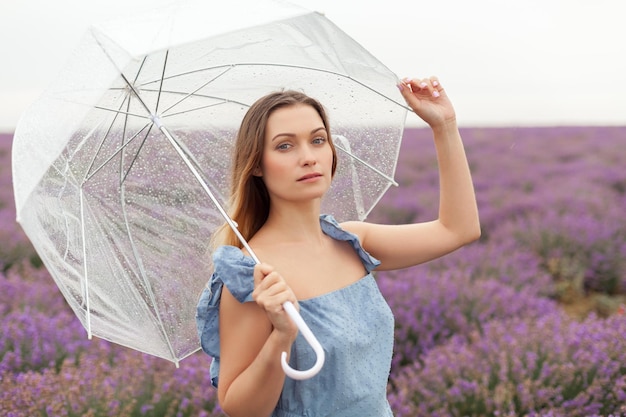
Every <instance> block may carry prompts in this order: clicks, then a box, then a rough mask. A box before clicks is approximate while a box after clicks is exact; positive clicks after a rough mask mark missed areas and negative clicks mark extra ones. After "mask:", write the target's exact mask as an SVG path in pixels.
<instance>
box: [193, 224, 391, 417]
mask: <svg viewBox="0 0 626 417" xmlns="http://www.w3.org/2000/svg"><path fill="white" fill-rule="evenodd" d="M320 224H321V226H322V230H323V231H324V233H325V234H327V235H328V236H330V237H332V238H334V239H336V240H342V241H347V242H349V243H350V244H351V245H352V246H353V248H354V250H355V251H356V252H357V254H358V255H359V257H360V258H361V261H362V262H363V265H364V267H365V269H366V271H367V275H365V276H364V277H363V278H361V279H360V280H359V281H357V282H355V283H353V284H351V285H349V286H347V287H344V288H341V289H338V290H335V291H332V292H330V293H327V294H323V295H320V296H317V297H314V298H309V299H305V300H298V304H299V305H300V314H301V315H302V318H303V319H304V321H305V322H306V323H307V325H308V326H309V327H310V329H311V331H312V332H313V334H315V336H316V337H317V339H318V340H319V342H320V344H321V345H322V347H323V348H324V351H325V353H326V360H325V362H324V366H323V367H322V369H321V371H320V372H319V373H318V374H317V375H315V376H314V377H312V378H311V379H307V380H302V381H296V380H292V379H291V378H288V377H287V378H285V384H284V386H283V391H282V393H281V395H280V398H279V400H278V404H277V406H276V409H275V410H274V412H273V414H272V416H273V417H302V416H315V417H323V416H333V417H388V416H393V414H392V412H391V408H390V407H389V403H388V402H387V394H386V390H387V379H388V377H389V371H390V367H391V355H392V351H393V332H394V319H393V315H392V313H391V310H390V308H389V306H388V304H387V302H386V301H385V299H384V298H383V296H382V294H381V293H380V291H379V289H378V286H377V284H376V282H375V280H374V277H373V275H372V274H371V271H372V270H373V269H374V268H376V267H377V266H378V265H379V264H380V262H379V261H378V260H377V259H375V258H373V257H372V256H370V255H369V254H368V253H367V252H366V251H365V250H364V249H363V248H362V247H361V245H360V242H359V241H358V238H357V237H356V236H355V235H354V234H352V233H349V232H347V231H345V230H343V229H341V228H340V226H339V224H338V223H337V222H336V221H335V219H334V218H333V217H332V216H329V215H322V216H320ZM213 263H214V267H215V268H214V273H213V275H212V276H211V280H210V281H209V283H208V285H207V288H206V289H205V290H204V291H203V293H202V296H201V297H200V300H199V302H198V311H197V317H196V319H197V326H198V334H199V336H200V341H201V345H202V349H203V350H204V351H205V352H206V353H207V354H208V355H209V356H211V357H212V358H213V361H212V363H211V369H210V372H211V379H212V383H213V385H214V386H217V383H218V374H219V364H220V362H219V361H220V342H219V317H218V314H219V303H220V296H221V292H222V287H223V285H226V287H228V290H229V291H230V292H231V293H232V294H233V296H234V297H235V298H236V299H238V300H239V301H240V302H254V301H253V299H252V291H253V289H254V280H253V277H252V274H253V269H254V265H255V262H254V260H253V259H252V258H250V257H248V256H245V255H244V254H243V253H242V252H241V250H240V249H239V248H236V247H234V246H222V247H220V248H218V249H217V250H216V251H215V252H214V254H213ZM276 360H277V361H279V360H280V357H277V358H276ZM314 363H315V353H314V352H313V350H312V349H311V348H310V346H309V345H308V343H307V342H306V340H305V339H304V337H302V335H298V337H297V338H296V341H295V343H294V344H293V345H292V349H291V355H290V359H289V364H290V366H291V367H292V368H294V369H299V370H304V369H309V368H310V367H311V366H313V364H314Z"/></svg>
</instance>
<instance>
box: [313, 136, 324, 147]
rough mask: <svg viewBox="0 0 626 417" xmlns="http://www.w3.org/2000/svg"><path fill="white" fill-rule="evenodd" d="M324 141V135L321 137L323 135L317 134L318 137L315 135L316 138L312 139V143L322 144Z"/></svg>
mask: <svg viewBox="0 0 626 417" xmlns="http://www.w3.org/2000/svg"><path fill="white" fill-rule="evenodd" d="M325 142H326V138H325V137H323V136H319V137H317V138H315V139H313V143H314V144H315V145H322V144H324V143H325Z"/></svg>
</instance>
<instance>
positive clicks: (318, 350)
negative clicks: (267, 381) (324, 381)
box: [280, 301, 325, 380]
mask: <svg viewBox="0 0 626 417" xmlns="http://www.w3.org/2000/svg"><path fill="white" fill-rule="evenodd" d="M283 308H284V309H285V311H286V312H287V314H289V317H291V319H292V320H293V321H294V323H296V326H298V329H299V330H300V332H301V333H302V336H304V338H305V339H306V341H307V342H309V345H311V347H312V348H313V351H314V352H315V355H316V356H317V360H316V361H315V364H314V365H313V367H311V369H308V370H306V371H298V370H296V369H293V368H292V367H291V366H289V363H287V352H283V353H282V355H281V357H280V363H281V365H282V366H283V371H285V374H286V375H287V376H288V377H290V378H292V379H297V380H302V379H309V378H311V377H314V376H315V375H317V373H318V372H319V371H320V369H322V366H324V358H325V354H324V349H323V348H322V345H320V342H318V341H317V338H316V337H315V335H314V334H313V332H311V329H309V326H307V324H306V323H305V322H304V320H303V319H302V316H301V315H300V313H298V310H296V307H295V306H294V305H293V303H292V302H291V301H287V302H285V303H284V304H283Z"/></svg>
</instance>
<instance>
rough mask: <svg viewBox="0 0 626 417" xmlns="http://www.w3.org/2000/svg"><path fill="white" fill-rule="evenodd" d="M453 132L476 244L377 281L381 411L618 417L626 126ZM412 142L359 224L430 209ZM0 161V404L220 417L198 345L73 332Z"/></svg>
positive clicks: (6, 152) (431, 197)
mask: <svg viewBox="0 0 626 417" xmlns="http://www.w3.org/2000/svg"><path fill="white" fill-rule="evenodd" d="M463 134H464V138H465V142H466V146H467V151H468V157H469V159H470V161H471V165H472V171H473V173H474V179H475V184H476V190H477V195H478V199H479V207H480V211H481V221H482V226H483V237H482V238H481V241H480V242H478V243H475V244H473V245H471V246H469V247H467V248H464V249H462V250H460V251H458V252H456V253H454V254H452V255H449V256H447V257H445V258H442V259H440V260H437V261H434V262H431V263H429V264H427V265H422V266H419V267H416V268H411V269H407V270H403V271H397V272H393V273H381V274H379V276H378V277H379V282H380V286H381V289H382V291H383V292H384V294H385V295H386V297H387V299H388V300H389V303H390V305H391V307H392V309H393V310H394V312H395V314H396V321H397V331H396V354H395V358H394V363H393V369H392V374H391V378H390V383H389V398H390V401H391V402H392V406H393V408H394V411H395V413H396V415H397V416H487V415H500V416H522V415H528V416H535V415H537V416H539V415H542V416H592V415H602V416H608V415H614V416H618V415H625V416H626V408H624V407H623V405H622V404H626V353H625V352H626V337H625V335H626V316H625V315H624V314H623V308H624V307H623V303H624V301H625V298H624V294H625V293H626V261H625V260H626V245H625V242H626V216H624V215H623V209H624V208H625V207H626V170H624V169H623V167H624V166H626V150H624V147H623V144H624V142H626V128H550V129H530V128H529V129H468V130H465V131H464V132H463ZM429 142H430V137H429V132H428V131H427V130H414V131H409V132H407V138H406V140H405V141H404V144H403V151H402V153H401V159H400V162H399V166H398V172H397V175H396V177H397V179H398V181H399V183H400V184H401V186H400V188H398V189H392V190H390V191H389V192H388V193H387V195H386V196H385V198H384V199H383V201H381V203H380V205H379V206H378V207H377V208H376V210H375V212H374V213H372V215H371V219H372V220H375V221H383V222H405V221H414V220H415V221H421V220H427V219H431V218H433V217H434V216H436V210H437V198H438V195H437V182H438V180H437V171H436V165H435V157H434V151H433V146H432V144H431V143H429ZM0 160H1V161H2V163H1V164H0V193H1V195H0V242H2V243H1V246H0V267H1V271H2V272H0V325H1V326H2V331H1V335H0V414H2V415H10V416H39V415H41V416H57V415H58V416H61V415H67V416H79V415H80V416H82V415H92V416H119V415H129V416H179V415H180V416H192V415H193V416H196V415H204V416H221V415H222V414H221V413H220V411H219V408H218V407H217V406H216V405H215V392H214V390H212V389H211V388H210V387H209V379H208V375H207V369H208V364H209V359H208V358H207V357H206V356H205V355H202V354H198V355H194V356H192V357H190V358H188V359H186V360H185V361H183V362H182V364H181V367H180V368H179V369H174V368H173V366H172V365H171V364H169V363H167V362H165V361H162V360H159V359H156V358H152V357H149V356H145V355H141V354H138V353H136V352H133V351H131V350H128V349H125V348H121V347H117V346H114V345H111V344H109V343H107V342H104V341H99V340H95V341H87V340H86V338H85V332H84V330H83V329H82V327H81V326H80V324H79V323H78V321H77V320H76V319H75V318H74V317H73V314H72V313H71V311H70V310H69V308H68V307H67V306H66V304H65V303H64V301H63V299H62V297H61V295H60V293H59V292H58V291H57V290H56V287H55V285H54V284H53V282H52V280H51V278H50V277H49V275H48V274H47V272H46V271H45V269H43V268H41V266H40V265H39V262H38V258H37V256H36V255H35V253H34V252H33V250H32V248H31V247H30V245H29V244H28V241H27V240H26V238H25V237H24V236H23V234H22V233H21V232H20V230H19V227H18V226H17V225H16V224H15V221H14V216H15V212H14V207H13V203H12V191H11V184H10V164H9V163H8V162H9V161H10V137H9V138H2V139H0ZM590 311H591V314H587V313H589V312H590ZM574 316H575V317H576V318H577V319H574V318H572V317H574ZM583 317H584V318H583Z"/></svg>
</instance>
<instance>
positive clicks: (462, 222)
mask: <svg viewBox="0 0 626 417" xmlns="http://www.w3.org/2000/svg"><path fill="white" fill-rule="evenodd" d="M433 135H434V141H435V147H436V150H437V160H438V165H439V187H440V197H439V198H440V200H439V221H440V222H441V223H442V224H443V225H444V226H445V227H446V228H447V229H448V230H450V231H452V232H453V233H454V234H455V235H457V236H458V237H459V239H460V241H461V242H462V243H467V242H471V241H473V240H475V239H477V238H478V237H479V236H480V223H479V219H478V208H477V204H476V195H475V193H474V185H473V183H472V176H471V173H470V169H469V164H468V161H467V157H466V155H465V149H464V147H463V141H462V139H461V134H460V133H459V129H458V127H457V124H456V121H455V120H451V121H449V122H447V123H443V124H442V125H441V126H437V127H433Z"/></svg>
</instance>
